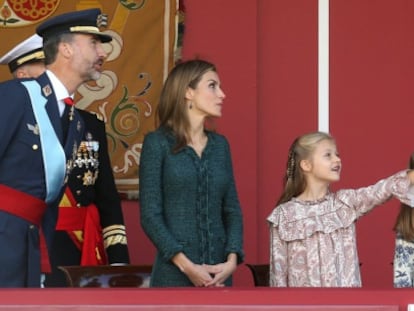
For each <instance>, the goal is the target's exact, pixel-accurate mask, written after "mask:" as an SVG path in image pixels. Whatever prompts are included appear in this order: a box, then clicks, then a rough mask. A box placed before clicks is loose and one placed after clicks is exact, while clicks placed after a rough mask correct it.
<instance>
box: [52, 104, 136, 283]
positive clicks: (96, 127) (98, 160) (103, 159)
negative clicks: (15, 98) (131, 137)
mask: <svg viewBox="0 0 414 311" xmlns="http://www.w3.org/2000/svg"><path fill="white" fill-rule="evenodd" d="M78 112H79V113H80V115H81V117H82V119H83V120H84V122H85V133H84V134H85V135H84V137H83V140H82V142H81V143H80V146H79V149H78V153H77V156H76V159H75V161H74V167H73V169H72V172H71V174H70V175H69V180H68V187H69V188H70V190H71V193H72V195H73V199H74V200H75V201H76V203H75V205H76V207H77V208H84V207H86V206H88V205H89V204H95V205H96V206H97V208H98V212H99V218H100V223H101V226H102V229H103V238H104V245H105V249H106V255H107V258H108V262H109V263H129V254H128V248H127V240H126V233H125V226H124V219H123V213H122V208H121V200H120V197H119V194H118V191H117V189H116V186H115V182H114V177H113V173H112V167H111V163H110V158H109V154H108V144H107V138H106V132H105V123H104V122H103V121H101V120H99V119H98V118H97V116H96V115H95V114H92V113H90V112H87V111H83V110H78ZM63 208H65V207H61V208H60V210H62V209H63ZM59 217H61V216H59ZM70 234H71V233H70V232H65V231H57V232H56V235H55V239H54V243H53V247H52V263H53V266H54V269H53V270H54V271H53V273H54V274H58V275H60V276H62V275H61V272H60V271H58V270H57V268H56V267H57V266H59V265H79V264H80V251H79V249H78V248H77V247H75V246H74V245H73V244H74V242H73V238H72V239H71V238H69V235H70ZM58 275H52V276H48V278H47V282H46V286H59V285H63V284H61V282H58V281H57V280H58V279H59V276H58ZM60 280H61V278H60ZM61 281H62V280H61Z"/></svg>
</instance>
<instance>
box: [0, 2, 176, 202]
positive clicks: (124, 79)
mask: <svg viewBox="0 0 414 311" xmlns="http://www.w3.org/2000/svg"><path fill="white" fill-rule="evenodd" d="M178 1H179V0H136V1H130V0H118V1H116V0H113V1H108V0H105V1H103V0H102V1H93V0H92V1H86V0H76V1H75V0H71V1H62V0H7V1H1V0H0V38H1V42H2V44H1V45H0V55H3V54H5V53H6V52H7V51H9V50H10V49H11V48H12V47H14V46H15V45H16V44H18V43H19V42H21V41H23V40H24V39H26V38H27V37H29V36H30V35H32V34H33V33H34V32H35V29H36V27H37V26H38V25H39V23H41V22H42V21H43V20H45V19H47V18H50V17H51V16H54V15H58V14H62V13H65V12H69V11H74V10H83V9H89V8H100V9H101V11H102V12H103V13H105V14H107V15H108V27H107V29H105V30H104V32H106V33H109V34H110V35H112V36H113V38H114V40H112V42H110V43H106V44H105V50H106V52H107V53H108V58H107V60H106V63H105V64H104V71H103V74H102V76H101V78H100V79H99V80H98V81H94V82H91V83H87V84H86V83H85V84H83V85H82V86H81V87H79V89H78V91H77V93H76V95H75V100H76V102H77V104H76V106H77V107H78V108H80V109H86V110H89V111H93V112H95V113H97V114H99V115H101V116H102V118H103V119H104V121H105V123H106V131H107V137H108V145H109V153H110V156H111V161H112V167H113V172H114V176H115V181H116V185H117V187H118V191H119V193H120V194H121V195H122V197H123V198H127V199H136V198H137V197H138V182H139V181H138V166H139V157H140V151H141V146H142V141H143V137H144V135H145V133H147V132H148V131H150V130H153V129H154V126H155V122H154V118H155V109H156V105H157V102H158V97H159V93H160V91H161V87H162V84H163V81H164V80H165V78H166V75H167V74H168V72H169V70H170V69H171V67H172V66H173V64H174V63H175V61H176V60H177V58H178V55H179V49H178V48H177V47H178V46H179V36H178V29H179V26H182V25H181V24H180V23H181V22H182V17H183V15H182V13H180V10H179V9H180V7H179V3H178ZM0 67H3V68H0V79H1V81H4V80H6V79H10V78H11V75H10V73H9V72H8V68H7V66H0ZM3 104H11V103H3Z"/></svg>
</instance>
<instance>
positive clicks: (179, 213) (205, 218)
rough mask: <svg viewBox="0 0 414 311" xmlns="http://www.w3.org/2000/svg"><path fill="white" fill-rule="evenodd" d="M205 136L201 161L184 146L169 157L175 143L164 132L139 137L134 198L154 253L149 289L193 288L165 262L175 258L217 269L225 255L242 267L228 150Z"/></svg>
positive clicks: (236, 201) (210, 134) (237, 209)
mask: <svg viewBox="0 0 414 311" xmlns="http://www.w3.org/2000/svg"><path fill="white" fill-rule="evenodd" d="M206 134H207V136H208V142H207V145H206V147H205V149H204V151H203V154H202V156H201V158H200V157H199V156H198V155H197V154H196V153H195V151H194V150H193V149H192V148H191V147H188V146H187V147H185V148H183V149H182V150H181V151H180V152H178V153H172V151H171V150H172V147H173V146H174V145H175V139H174V136H173V135H172V134H170V133H169V132H167V131H166V130H163V129H158V130H155V131H153V132H150V133H148V134H147V135H146V136H145V139H144V143H143V146H142V152H141V159H140V168H139V192H140V208H141V225H142V228H143V229H144V231H145V233H146V234H147V236H148V237H149V238H150V240H151V241H152V242H153V244H154V245H155V247H156V249H157V255H156V259H155V262H154V265H153V271H152V275H151V286H154V287H178V286H193V284H192V283H191V281H190V280H189V279H188V278H187V276H186V275H185V274H184V273H182V272H181V271H180V270H179V269H178V268H177V267H176V266H175V265H174V264H173V263H172V261H171V258H172V257H173V256H174V255H176V254H177V253H179V252H183V253H184V254H185V255H186V256H187V257H188V258H189V259H190V260H191V261H192V262H194V263H196V264H203V263H205V264H217V263H223V262H225V261H226V260H227V255H228V254H229V253H236V254H237V255H238V263H240V262H242V261H243V256H244V255H243V249H242V245H243V220H242V212H241V209H240V203H239V199H238V196H237V191H236V186H235V182H234V176H233V168H232V163H231V155H230V148H229V145H228V142H227V140H226V138H225V137H224V136H222V135H219V134H216V133H213V132H206ZM231 282H232V280H231V278H229V279H228V280H227V281H226V285H227V286H230V285H231Z"/></svg>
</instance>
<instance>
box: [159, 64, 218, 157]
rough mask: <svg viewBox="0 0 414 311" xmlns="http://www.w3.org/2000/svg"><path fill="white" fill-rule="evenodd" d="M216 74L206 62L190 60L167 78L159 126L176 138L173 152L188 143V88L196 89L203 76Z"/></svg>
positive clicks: (162, 97)
mask: <svg viewBox="0 0 414 311" xmlns="http://www.w3.org/2000/svg"><path fill="white" fill-rule="evenodd" d="M208 71H214V72H216V67H215V66H214V65H213V64H211V63H209V62H207V61H204V60H199V59H196V60H189V61H185V62H182V63H180V64H178V65H176V66H175V67H174V68H173V69H172V70H171V72H170V74H169V75H168V77H167V80H166V81H165V83H164V86H163V88H162V91H161V96H160V102H159V105H158V108H157V113H158V121H159V126H160V127H163V128H165V129H167V130H169V131H171V132H172V133H173V134H174V136H175V138H176V141H177V143H176V145H175V146H174V148H173V152H178V151H179V150H180V149H182V148H183V147H185V146H186V145H187V143H188V140H189V137H188V133H189V130H190V121H189V119H188V111H187V109H188V106H187V101H186V98H185V96H186V92H187V89H188V88H192V89H196V88H197V85H198V83H199V82H200V80H201V78H202V76H203V75H204V74H205V73H206V72H208Z"/></svg>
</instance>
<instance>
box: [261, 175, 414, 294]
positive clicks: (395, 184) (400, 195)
mask: <svg viewBox="0 0 414 311" xmlns="http://www.w3.org/2000/svg"><path fill="white" fill-rule="evenodd" d="M409 189H410V181H409V179H408V178H407V174H406V171H401V172H399V173H397V174H395V175H393V176H391V177H388V178H386V179H382V180H380V181H379V182H377V183H376V184H374V185H372V186H369V187H364V188H360V189H349V190H340V191H338V192H336V193H328V194H327V195H326V196H325V197H324V198H322V199H320V200H317V201H301V200H299V199H297V198H293V199H292V200H291V201H289V202H286V203H283V204H281V205H279V206H277V207H276V208H275V209H274V210H273V212H272V213H271V214H270V216H269V217H268V218H267V220H268V221H269V224H270V280H269V281H270V286H273V287H286V286H288V287H361V275H360V270H359V259H358V253H357V245H356V233H355V221H356V220H357V219H358V218H359V217H360V216H362V215H364V214H366V213H367V212H369V211H370V210H371V209H373V208H374V207H375V206H377V205H380V204H382V203H384V202H385V201H387V200H388V199H390V198H391V197H392V196H394V197H396V198H397V199H399V200H400V201H402V202H404V203H406V204H408V205H411V206H413V204H412V200H411V198H412V195H410V194H409Z"/></svg>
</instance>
